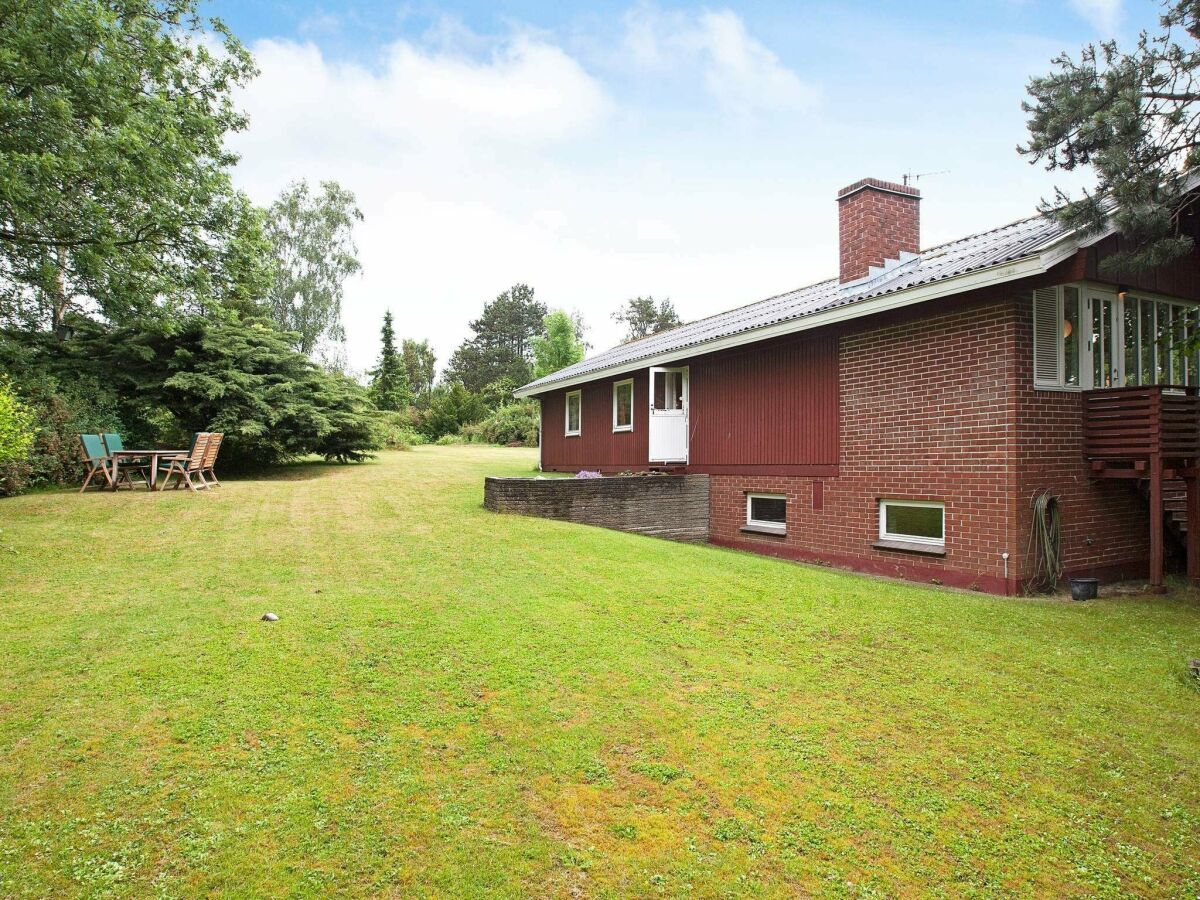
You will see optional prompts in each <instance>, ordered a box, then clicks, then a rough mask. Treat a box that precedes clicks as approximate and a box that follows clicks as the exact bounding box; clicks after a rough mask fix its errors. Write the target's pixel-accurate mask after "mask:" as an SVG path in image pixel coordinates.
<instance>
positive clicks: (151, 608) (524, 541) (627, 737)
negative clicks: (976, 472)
mask: <svg viewBox="0 0 1200 900" xmlns="http://www.w3.org/2000/svg"><path fill="white" fill-rule="evenodd" d="M533 458H534V457H533V453H532V452H531V451H525V450H507V449H494V448H483V447H476V446H463V447H444V448H442V447H436V448H435V447H422V448H417V449H416V450H415V451H413V452H411V453H390V454H385V455H384V456H383V457H381V458H380V459H379V461H377V462H376V463H373V464H369V465H364V466H358V467H346V468H338V467H329V466H305V467H297V468H295V469H291V470H288V471H287V472H285V473H283V474H282V475H280V476H278V477H274V478H269V479H265V480H255V481H250V480H247V481H230V482H228V483H227V484H226V486H225V487H224V488H222V489H221V490H220V491H212V492H210V493H208V494H206V495H199V496H190V495H188V494H186V493H185V492H174V493H166V494H155V495H151V494H147V493H122V494H120V495H117V496H114V495H111V494H94V495H88V496H83V497H80V496H78V495H75V494H72V493H59V492H54V493H41V494H35V495H31V496H26V497H21V498H16V499H12V500H5V501H0V529H2V530H0V544H2V545H4V548H5V549H0V895H4V896H10V897H24V896H39V897H40V896H51V895H55V896H64V895H88V896H98V895H106V896H107V895H111V896H147V895H154V894H158V895H164V896H171V895H197V894H209V893H232V894H237V895H240V896H250V895H272V896H282V895H296V896H304V895H309V896H317V895H330V894H343V895H344V894H371V895H377V894H384V895H389V894H390V895H396V896H401V895H412V894H418V895H436V896H478V895H480V894H483V893H491V894H493V895H497V896H528V895H537V896H560V895H563V896H601V897H602V896H617V895H623V896H628V895H638V896H645V895H654V894H663V895H669V896H678V895H694V896H713V895H750V896H763V897H772V896H791V895H794V894H796V893H818V894H825V895H829V896H880V895H888V896H893V895H909V896H917V895H922V896H924V895H935V896H937V895H941V896H967V895H974V896H1000V895H1012V894H1041V895H1059V896H1118V895H1121V896H1128V895H1131V894H1133V895H1146V896H1194V895H1195V894H1197V892H1200V776H1198V774H1197V773H1198V772H1200V691H1198V690H1197V689H1196V687H1195V686H1193V685H1192V684H1191V683H1190V682H1189V678H1188V676H1187V675H1186V674H1185V673H1184V668H1185V662H1186V658H1187V657H1188V656H1198V655H1200V601H1198V600H1197V598H1196V596H1195V595H1192V594H1189V593H1183V592H1178V593H1176V594H1174V595H1171V596H1167V597H1162V598H1159V597H1133V598H1129V597H1126V598H1121V599H1115V600H1102V601H1100V602H1096V603H1088V604H1072V603H1070V602H1064V601H1059V600H1037V601H1034V600H1012V599H1000V598H993V597H989V596H982V595H974V594H966V593H956V592H950V591H945V590H939V589H931V588H925V587H921V586H916V585H904V584H897V583H892V582H886V581H880V580H872V579H868V578H862V577H858V576H854V575H849V574H843V573H840V572H835V571H831V570H824V569H816V568H808V567H802V566H798V565H793V564H789V563H785V562H780V561H776V560H771V559H766V558H759V557H755V556H752V555H749V554H740V553H734V552H729V551H723V550H718V549H715V548H709V547H693V546H683V545H677V544H670V543H666V542H662V541H657V540H653V539H649V538H641V537H636V536H631V535H624V534H618V533H614V532H607V531H603V530H599V529H590V528H584V527H579V526H572V525H567V524H564V523H558V522H549V521H542V520H535V519H521V518H514V517H500V516H496V515H493V514H491V513H488V512H486V511H485V510H483V509H482V508H481V507H480V501H481V495H482V485H481V479H482V476H483V475H484V474H485V473H492V474H526V473H528V472H529V471H530V468H531V464H532V462H533ZM268 610H269V611H272V612H276V613H278V615H279V617H280V620H279V621H278V622H275V623H265V622H260V621H259V617H260V616H261V615H262V614H263V613H264V612H266V611H268Z"/></svg>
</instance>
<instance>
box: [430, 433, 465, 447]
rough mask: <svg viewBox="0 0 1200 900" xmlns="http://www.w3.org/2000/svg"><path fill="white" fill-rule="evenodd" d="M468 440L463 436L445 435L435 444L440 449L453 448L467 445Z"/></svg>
mask: <svg viewBox="0 0 1200 900" xmlns="http://www.w3.org/2000/svg"><path fill="white" fill-rule="evenodd" d="M466 442H467V439H466V438H465V437H463V436H462V435H461V434H443V435H442V436H441V437H440V438H438V439H437V440H436V441H434V442H433V443H434V444H435V445H437V446H438V447H453V446H455V445H456V444H465V443H466Z"/></svg>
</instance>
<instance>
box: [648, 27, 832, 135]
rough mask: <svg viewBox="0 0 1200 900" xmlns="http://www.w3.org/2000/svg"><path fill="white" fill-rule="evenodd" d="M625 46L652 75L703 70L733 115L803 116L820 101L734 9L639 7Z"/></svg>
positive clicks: (709, 85) (714, 93) (812, 88)
mask: <svg viewBox="0 0 1200 900" xmlns="http://www.w3.org/2000/svg"><path fill="white" fill-rule="evenodd" d="M624 45H625V50H626V54H627V57H628V58H629V59H630V60H632V61H633V62H634V63H635V64H637V65H639V66H641V67H643V68H645V69H648V70H652V71H656V72H659V73H664V72H673V73H676V74H680V73H681V72H683V71H686V70H687V69H690V68H698V69H699V71H700V72H701V73H702V76H703V79H704V83H705V86H706V87H707V89H708V91H709V93H710V94H711V95H712V96H713V97H714V98H715V99H716V100H717V101H718V102H719V103H720V104H721V106H722V107H723V108H724V109H725V110H726V111H728V112H733V113H738V114H747V113H751V112H770V111H778V112H786V111H793V112H794V111H803V110H807V109H811V108H812V107H813V106H814V105H816V103H817V102H818V100H819V97H820V94H819V91H818V90H817V89H816V87H815V86H813V85H811V84H809V83H807V82H805V81H804V80H802V79H801V78H800V76H798V75H797V74H796V73H795V72H793V71H792V70H791V69H789V68H787V67H786V66H785V65H783V63H782V62H780V60H779V57H778V56H776V55H775V53H773V52H772V51H771V50H770V49H768V48H767V47H766V46H765V45H763V44H762V43H761V42H759V41H758V40H756V39H754V38H753V37H751V36H750V34H749V33H748V32H747V31H746V25H745V23H744V22H743V21H742V19H741V17H739V16H738V15H737V14H736V13H734V12H732V11H730V10H719V11H708V12H702V13H699V14H697V15H693V14H689V13H680V12H670V13H668V12H663V11H660V10H658V9H656V8H654V7H649V6H642V7H638V8H637V9H635V10H632V11H630V12H629V13H627V14H626V16H625V38H624Z"/></svg>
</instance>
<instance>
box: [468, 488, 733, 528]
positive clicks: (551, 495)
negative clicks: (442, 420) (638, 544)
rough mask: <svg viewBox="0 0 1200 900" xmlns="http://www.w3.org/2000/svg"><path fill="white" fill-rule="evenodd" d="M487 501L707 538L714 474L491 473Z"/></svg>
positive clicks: (525, 511)
mask: <svg viewBox="0 0 1200 900" xmlns="http://www.w3.org/2000/svg"><path fill="white" fill-rule="evenodd" d="M483 505H484V506H485V507H487V508H488V509H490V510H493V511H495V512H506V513H516V514H518V515H526V516H540V517H542V518H547V519H562V520H564V521H567V522H578V523H579V524H582V525H600V526H602V527H604V528H615V529H616V530H618V531H632V532H636V533H637V534H648V535H653V536H655V537H663V538H669V539H671V540H676V541H705V540H707V539H708V533H709V527H708V517H709V476H707V475H653V476H646V477H624V478H622V477H616V478H545V479H540V478H487V479H485V480H484V484H483Z"/></svg>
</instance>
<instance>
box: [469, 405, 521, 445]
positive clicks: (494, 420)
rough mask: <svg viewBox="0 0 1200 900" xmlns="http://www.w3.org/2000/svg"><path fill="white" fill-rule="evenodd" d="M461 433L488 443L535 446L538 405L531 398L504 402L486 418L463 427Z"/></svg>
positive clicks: (474, 439)
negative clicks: (516, 401) (517, 401)
mask: <svg viewBox="0 0 1200 900" xmlns="http://www.w3.org/2000/svg"><path fill="white" fill-rule="evenodd" d="M463 433H464V434H465V435H467V436H468V437H469V438H470V439H471V440H473V441H482V442H484V443H488V444H507V445H510V446H511V445H520V446H522V447H536V446H537V442H538V405H537V403H535V402H534V401H532V400H525V401H522V402H519V403H508V404H505V405H504V406H501V407H499V408H497V409H495V410H493V411H492V412H491V413H490V414H489V415H488V416H487V418H485V419H482V420H481V421H479V422H476V423H475V424H474V425H469V426H467V427H466V428H464V429H463Z"/></svg>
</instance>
